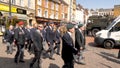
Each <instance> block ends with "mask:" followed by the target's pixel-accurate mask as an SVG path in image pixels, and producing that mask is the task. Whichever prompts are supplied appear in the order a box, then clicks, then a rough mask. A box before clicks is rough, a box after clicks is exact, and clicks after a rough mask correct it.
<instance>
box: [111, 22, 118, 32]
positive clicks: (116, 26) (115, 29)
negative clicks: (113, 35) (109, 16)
mask: <svg viewBox="0 0 120 68" xmlns="http://www.w3.org/2000/svg"><path fill="white" fill-rule="evenodd" d="M116 31H120V22H118V23H117V24H116V25H115V26H114V27H113V28H112V29H111V32H116Z"/></svg>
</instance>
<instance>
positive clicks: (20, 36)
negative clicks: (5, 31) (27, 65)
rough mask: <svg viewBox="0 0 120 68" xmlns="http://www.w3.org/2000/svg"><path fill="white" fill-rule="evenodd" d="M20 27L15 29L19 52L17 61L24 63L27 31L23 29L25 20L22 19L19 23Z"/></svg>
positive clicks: (16, 56)
mask: <svg viewBox="0 0 120 68" xmlns="http://www.w3.org/2000/svg"><path fill="white" fill-rule="evenodd" d="M18 25H19V27H18V28H16V29H15V42H16V45H17V52H16V55H15V63H18V62H22V63H24V60H23V56H24V45H25V41H26V40H25V31H24V29H23V25H24V22H22V21H20V22H19V23H18Z"/></svg>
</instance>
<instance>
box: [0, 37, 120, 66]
mask: <svg viewBox="0 0 120 68" xmlns="http://www.w3.org/2000/svg"><path fill="white" fill-rule="evenodd" d="M0 40H1V37H0ZM93 40H94V38H93V37H86V48H87V50H86V51H85V52H84V56H85V62H86V65H80V64H77V63H75V68H119V66H120V59H117V54H118V49H117V48H115V49H104V48H102V47H98V46H96V45H95V44H94V42H93ZM14 49H16V47H14ZM5 50H6V45H5V44H3V43H2V42H1V41H0V68H29V63H30V62H31V60H32V58H33V57H34V55H30V54H29V53H28V52H27V50H25V57H24V59H25V63H19V64H15V63H14V55H15V52H16V51H14V52H13V54H12V55H10V54H7V53H6V52H5ZM54 57H55V60H50V59H48V58H46V59H42V68H61V67H62V65H63V61H62V59H61V56H59V55H56V54H55V55H54Z"/></svg>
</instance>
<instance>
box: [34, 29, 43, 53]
mask: <svg viewBox="0 0 120 68" xmlns="http://www.w3.org/2000/svg"><path fill="white" fill-rule="evenodd" d="M33 32H34V33H33V34H32V37H33V38H32V39H33V47H34V51H35V52H38V51H42V49H43V44H42V42H43V39H42V36H41V34H40V31H39V30H35V31H33Z"/></svg>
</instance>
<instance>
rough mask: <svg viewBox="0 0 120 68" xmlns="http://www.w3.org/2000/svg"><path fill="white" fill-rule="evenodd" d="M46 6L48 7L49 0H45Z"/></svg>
mask: <svg viewBox="0 0 120 68" xmlns="http://www.w3.org/2000/svg"><path fill="white" fill-rule="evenodd" d="M45 7H46V8H48V0H45Z"/></svg>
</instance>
